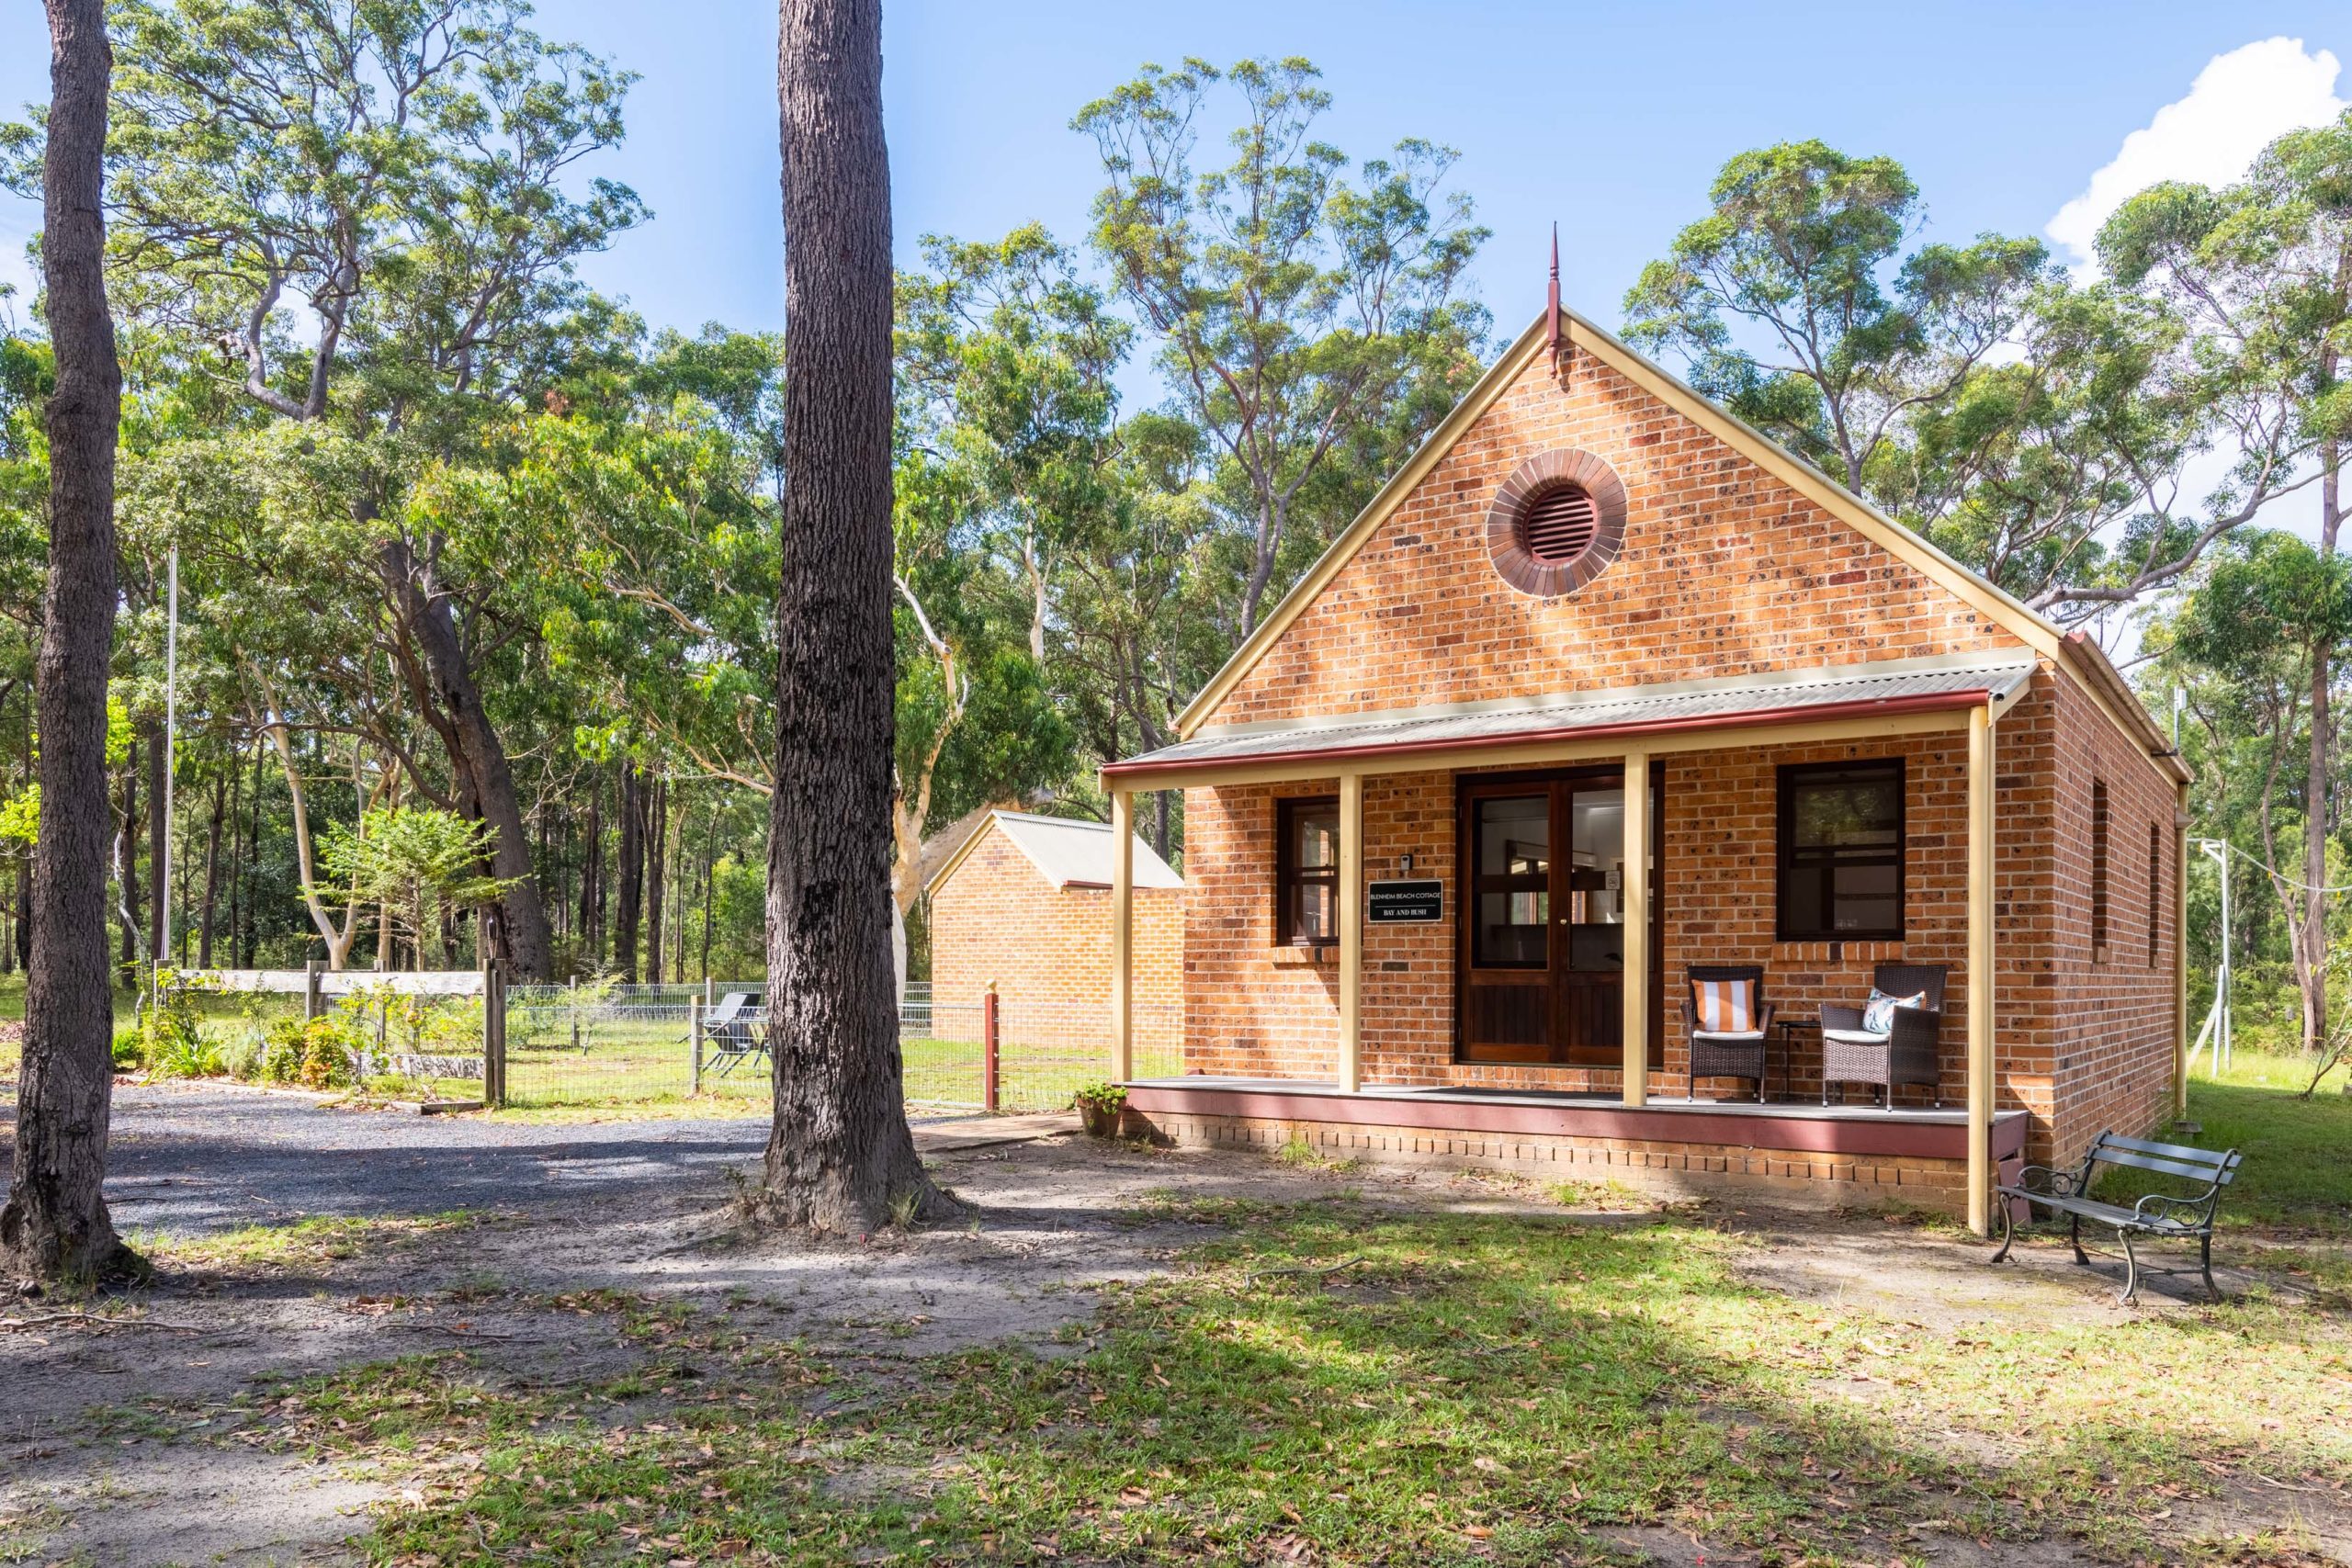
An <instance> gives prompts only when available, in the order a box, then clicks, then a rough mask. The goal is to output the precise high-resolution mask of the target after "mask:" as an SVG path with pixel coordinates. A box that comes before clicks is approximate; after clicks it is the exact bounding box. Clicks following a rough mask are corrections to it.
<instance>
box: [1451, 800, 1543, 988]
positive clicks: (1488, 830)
mask: <svg viewBox="0 0 2352 1568" xmlns="http://www.w3.org/2000/svg"><path fill="white" fill-rule="evenodd" d="M1476 830H1477V843H1476V846H1475V847H1474V851H1473V854H1474V859H1473V863H1474V864H1475V865H1476V867H1477V871H1476V882H1477V886H1476V888H1475V889H1473V891H1474V892H1475V894H1476V911H1477V923H1476V928H1475V930H1474V931H1473V932H1472V937H1471V962H1472V963H1474V964H1479V965H1482V966H1484V967H1487V968H1499V969H1540V968H1543V967H1544V965H1545V964H1547V963H1549V962H1550V958H1551V922H1552V797H1551V796H1550V795H1548V794H1545V795H1513V796H1510V797H1509V798H1507V799H1498V800H1482V801H1479V802H1478V804H1477V816H1476Z"/></svg>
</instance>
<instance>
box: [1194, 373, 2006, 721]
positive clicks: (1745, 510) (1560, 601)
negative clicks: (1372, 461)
mask: <svg viewBox="0 0 2352 1568" xmlns="http://www.w3.org/2000/svg"><path fill="white" fill-rule="evenodd" d="M1554 447H1578V448H1582V449H1584V450H1587V451H1590V452H1593V453H1595V454H1597V455H1599V456H1600V457H1602V458H1604V459H1606V460H1607V461H1608V462H1609V464H1610V465H1611V467H1612V468H1615V469H1616V470H1617V473H1618V476H1619V477H1620V478H1621V479H1623V480H1624V482H1625V488H1626V491H1627V495H1628V498H1629V499H1628V503H1627V508H1626V516H1625V537H1624V542H1623V547H1622V549H1621V552H1620V554H1619V557H1618V558H1617V559H1616V560H1615V561H1614V562H1613V563H1611V565H1610V567H1609V569H1608V570H1605V571H1603V572H1602V573H1601V574H1600V577H1598V578H1597V579H1595V580H1594V581H1591V582H1589V583H1588V584H1587V585H1585V586H1584V587H1583V588H1581V589H1579V590H1577V592H1574V593H1571V594H1566V595H1562V596H1560V597H1557V598H1551V599H1536V598H1531V597H1529V596H1527V595H1525V594H1522V593H1520V592H1517V591H1516V590H1514V589H1512V588H1510V587H1509V586H1508V585H1507V584H1505V583H1504V582H1503V581H1502V580H1501V578H1500V577H1498V575H1497V574H1496V572H1495V570H1494V567H1493V564H1492V562H1491V560H1490V559H1489V558H1488V556H1487V545H1486V535H1485V529H1486V517H1487V507H1488V504H1489V503H1490V502H1492V501H1493V499H1494V495H1495V491H1497V490H1498V488H1499V487H1500V486H1501V484H1502V482H1503V480H1504V479H1507V478H1509V477H1510V472H1511V470H1512V469H1513V468H1517V467H1518V466H1519V464H1520V463H1521V462H1522V461H1523V460H1525V459H1526V458H1528V457H1532V456H1533V455H1535V454H1536V453H1539V452H1543V451H1545V450H1548V449H1551V448H1554ZM1702 588H1703V592H1699V591H1697V590H1700V589H1702ZM2014 647H2018V639H2017V638H2016V637H2014V636H2012V635H2011V634H2010V633H2009V632H2007V630H2006V629H2004V628H2002V627H2000V626H1995V625H1993V624H1992V623H1991V622H1989V621H1987V620H1986V619H1985V617H1983V616H1982V615H1979V614H1978V613H1977V612H1976V611H1975V610H1973V609H1972V608H1971V607H1970V606H1969V605H1968V604H1965V603H1964V602H1962V600H1960V599H1959V598H1957V597H1955V596H1954V595H1952V594H1951V593H1949V592H1946V591H1945V590H1943V589H1942V588H1940V587H1939V586H1938V585H1936V584H1935V583H1933V582H1931V581H1928V579H1927V578H1926V577H1924V576H1922V575H1921V574H1920V573H1919V572H1917V570H1913V569H1912V568H1911V567H1909V566H1906V565H1905V564H1904V563H1903V562H1901V561H1900V560H1898V559H1896V558H1894V557H1893V556H1891V555H1889V554H1887V553H1886V552H1885V551H1883V550H1882V549H1880V548H1879V547H1876V546H1875V545H1872V544H1871V543H1870V542H1869V541H1868V540H1867V539H1865V538H1863V537H1862V536H1860V534H1858V533H1856V532H1854V530H1853V529H1852V528H1851V527H1849V525H1846V524H1845V523H1843V522H1840V521H1839V520H1838V519H1836V518H1833V517H1832V516H1830V515H1829V514H1828V513H1826V512H1824V511H1823V510H1822V509H1821V508H1819V507H1818V506H1816V505H1815V504H1814V503H1813V502H1810V501H1807V500H1806V499H1805V498H1804V497H1803V496H1802V495H1799V494H1798V493H1797V492H1796V491H1792V490H1791V489H1790V488H1789V487H1788V486H1786V485H1785V484H1782V483H1781V481H1780V480H1778V479H1774V478H1773V477H1772V476H1771V475H1770V474H1768V473H1766V472H1765V471H1764V470H1763V469H1761V468H1756V467H1755V466H1753V465H1752V464H1750V463H1749V462H1748V461H1747V459H1746V458H1744V457H1740V456H1738V455H1737V454H1736V453H1735V452H1733V451H1732V450H1731V448H1729V447H1727V446H1724V444H1723V443H1722V442H1720V441H1718V440H1716V439H1715V438H1714V437H1713V436H1712V435H1710V434H1706V433H1705V432H1704V431H1702V430H1701V429H1700V428H1699V427H1698V426H1697V425H1695V424H1693V423H1691V422H1690V421H1689V420H1688V419H1686V418H1684V417H1683V416H1682V415H1680V414H1679V413H1677V412H1674V411H1672V410H1670V409H1668V407H1667V406H1666V405H1665V404H1663V403H1661V402H1659V401H1657V400H1656V399H1654V398H1652V397H1650V396H1649V395H1648V394H1647V393H1645V392H1643V391H1641V390H1639V389H1636V388H1635V387H1634V386H1633V384H1632V383H1630V382H1628V381H1626V380H1625V379H1624V378H1623V377H1621V376H1619V375H1618V374H1617V373H1616V372H1615V371H1613V370H1610V369H1608V368H1606V367H1602V366H1600V365H1599V364H1598V363H1597V362H1595V361H1594V360H1593V359H1592V358H1591V356H1589V355H1582V354H1578V355H1571V356H1570V357H1569V360H1568V362H1567V365H1566V368H1565V370H1564V372H1563V374H1562V378H1561V379H1560V381H1559V382H1558V383H1557V384H1555V383H1554V381H1553V379H1552V374H1551V370H1550V367H1549V366H1548V364H1546V363H1545V362H1544V361H1541V360H1539V361H1537V362H1536V364H1535V365H1534V366H1533V367H1531V368H1530V369H1529V370H1527V371H1525V372H1523V373H1522V374H1521V377H1520V378H1519V380H1518V381H1517V382H1516V383H1515V384H1514V385H1513V386H1512V387H1511V388H1510V390H1508V391H1506V392H1505V393H1504V394H1503V396H1502V398H1501V399H1500V400H1498V402H1497V403H1496V404H1495V406H1494V407H1492V408H1491V409H1489V410H1488V411H1487V412H1486V414H1485V415H1484V416H1483V417H1481V418H1480V419H1479V420H1478V421H1477V423H1476V424H1474V425H1473V426H1472V427H1471V429H1470V430H1469V432H1468V433H1467V434H1465V435H1464V438H1463V439H1462V440H1461V441H1460V442H1459V443H1458V444H1457V445H1456V446H1454V448H1453V451H1452V452H1451V453H1450V454H1448V455H1447V456H1446V457H1444V458H1443V459H1442V460H1441V461H1440V462H1439V463H1438V465H1437V466H1436V468H1434V469H1432V470H1431V471H1430V475H1429V477H1428V478H1427V479H1424V480H1423V481H1422V482H1421V483H1420V485H1419V487H1417V488H1416V489H1415V490H1414V491H1413V493H1412V494H1411V495H1410V496H1409V497H1408V498H1407V499H1406V501H1405V502H1403V504H1401V505H1400V506H1399V507H1398V508H1397V511H1396V512H1395V513H1392V514H1391V515H1390V516H1389V517H1388V518H1387V520H1386V521H1385V522H1384V523H1383V524H1382V525H1381V526H1380V527H1379V529H1378V530H1377V531H1376V532H1375V533H1374V536H1373V537H1372V538H1371V540H1369V541H1368V542H1367V543H1366V544H1365V546H1364V547H1363V549H1362V550H1361V551H1359V552H1358V553H1357V555H1356V557H1355V558H1354V559H1353V560H1351V562H1350V563H1349V564H1348V565H1347V567H1346V568H1344V569H1343V570H1341V571H1340V574H1339V576H1338V577H1337V578H1336V579H1335V580H1334V581H1332V582H1331V584H1330V585H1329V587H1327V588H1326V589H1325V590H1324V592H1322V593H1321V594H1320V595H1319V596H1318V597H1317V599H1316V600H1315V602H1314V603H1313V604H1310V605H1309V606H1308V607H1307V608H1306V611H1305V612H1304V613H1302V614H1301V615H1299V616H1298V618H1297V619H1296V620H1295V622H1293V623H1292V624H1291V626H1290V627H1289V628H1288V630H1287V631H1285V632H1284V634H1283V637H1281V639H1280V640H1279V641H1278V642H1276V644H1275V645H1274V646H1273V648H1272V649H1270V650H1269V651H1268V652H1267V654H1266V655H1265V657H1264V658H1263V659H1261V660H1260V661H1259V663H1258V664H1257V665H1256V667H1255V668H1253V669H1252V670H1251V671H1250V672H1249V673H1248V674H1247V675H1246V676H1244V677H1243V679H1242V680H1241V682H1240V683H1239V684H1238V685H1237V686H1236V687H1235V688H1234V690H1233V692H1232V693H1231V694H1229V695H1228V696H1227V698H1226V700H1225V701H1224V702H1223V703H1221V704H1219V705H1218V706H1217V708H1216V711H1215V712H1214V713H1213V714H1211V715H1209V716H1208V718H1207V722H1208V723H1210V724H1238V723H1245V722H1252V721H1258V720H1266V719H1282V718H1300V717H1307V716H1320V715H1330V714H1343V713H1350V712H1354V711H1357V710H1361V709H1367V708H1393V707H1409V706H1413V705H1418V704H1426V703H1443V702H1460V701H1473V700H1480V699H1486V698H1494V697H1505V696H1520V695H1536V694H1544V693H1551V692H1561V691H1570V690H1580V689H1586V688H1591V687H1600V686H1612V685H1620V684H1625V683H1630V682H1656V681H1679V680H1691V679H1694V678H1698V677H1701V676H1716V675H1726V676H1727V675H1738V674H1744V673H1747V672H1751V671H1764V670H1780V669H1789V668H1796V667H1803V666H1808V665H1817V664H1824V663H1828V664H1842V663H1850V662H1855V661H1858V660H1870V659H1900V658H1911V657H1917V656H1920V655H1929V654H1941V653H1951V652H1955V651H1961V650H1968V649H1987V648H2014Z"/></svg>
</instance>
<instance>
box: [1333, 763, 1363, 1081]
mask: <svg viewBox="0 0 2352 1568" xmlns="http://www.w3.org/2000/svg"><path fill="white" fill-rule="evenodd" d="M1363 880H1364V879H1363V774H1362V773H1341V774H1340V1072H1339V1078H1340V1093H1341V1094H1353V1093H1355V1092H1356V1091H1357V1090H1358V1089H1362V1088H1363V907H1364V885H1363Z"/></svg>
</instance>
